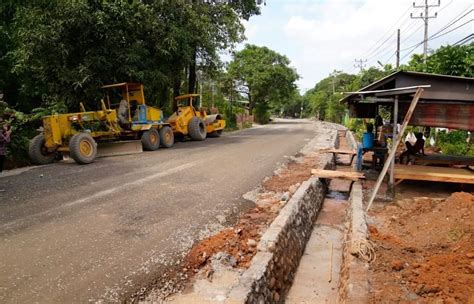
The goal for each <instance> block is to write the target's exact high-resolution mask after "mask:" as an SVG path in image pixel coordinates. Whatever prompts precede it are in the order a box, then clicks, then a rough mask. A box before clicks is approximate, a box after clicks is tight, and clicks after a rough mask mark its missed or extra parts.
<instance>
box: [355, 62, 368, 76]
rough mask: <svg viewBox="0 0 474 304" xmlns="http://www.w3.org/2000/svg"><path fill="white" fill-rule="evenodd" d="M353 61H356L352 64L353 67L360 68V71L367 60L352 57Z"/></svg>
mask: <svg viewBox="0 0 474 304" xmlns="http://www.w3.org/2000/svg"><path fill="white" fill-rule="evenodd" d="M354 61H355V62H356V63H355V64H354V67H355V68H359V69H360V73H362V70H363V69H364V67H365V63H366V62H367V60H363V59H359V60H357V59H354Z"/></svg>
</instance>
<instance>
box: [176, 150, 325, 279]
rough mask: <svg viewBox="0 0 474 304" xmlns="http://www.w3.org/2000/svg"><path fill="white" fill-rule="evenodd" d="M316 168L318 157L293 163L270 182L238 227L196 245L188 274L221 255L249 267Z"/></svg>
mask: <svg viewBox="0 0 474 304" xmlns="http://www.w3.org/2000/svg"><path fill="white" fill-rule="evenodd" d="M316 166H317V157H316V156H307V157H305V158H303V159H300V160H299V161H293V162H290V163H289V164H288V165H287V167H286V168H283V169H281V170H280V171H279V172H278V174H275V175H273V176H272V177H271V178H269V179H268V180H266V181H265V182H264V183H263V192H262V193H260V194H259V196H258V199H257V202H256V204H257V206H258V207H256V208H253V209H250V210H249V211H247V212H246V213H244V214H243V215H242V216H240V218H239V220H238V222H237V224H236V225H235V226H234V227H232V228H228V229H224V230H222V231H221V232H219V233H218V234H216V235H213V236H211V237H209V238H207V239H204V240H202V241H201V242H199V243H197V244H196V245H195V246H193V248H192V249H191V251H190V252H189V253H188V255H187V256H186V259H185V263H184V265H185V266H184V269H185V270H186V272H188V273H190V274H191V275H192V274H193V273H196V272H197V271H198V270H199V269H200V268H203V267H205V266H206V265H207V264H209V262H210V258H211V257H212V256H213V255H214V254H216V253H218V252H224V253H227V254H229V255H231V256H232V257H234V258H235V260H236V267H240V268H246V267H248V266H249V264H250V261H251V260H252V257H253V256H254V255H255V254H256V252H257V244H258V242H259V241H260V238H261V235H262V234H263V232H264V230H265V229H266V227H268V226H269V225H270V223H271V222H272V221H273V219H274V218H275V217H276V216H277V214H278V212H279V211H280V209H281V208H282V207H283V206H284V205H285V203H286V201H287V200H289V198H290V196H291V195H292V194H293V193H294V192H295V191H296V190H297V186H298V185H299V184H300V183H302V182H304V181H305V180H307V179H309V178H310V177H311V169H312V168H315V167H316ZM285 193H286V194H285Z"/></svg>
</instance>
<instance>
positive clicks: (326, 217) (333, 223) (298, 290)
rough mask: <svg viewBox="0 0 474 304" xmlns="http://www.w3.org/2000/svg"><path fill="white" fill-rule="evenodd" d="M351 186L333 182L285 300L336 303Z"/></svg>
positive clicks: (347, 183)
mask: <svg viewBox="0 0 474 304" xmlns="http://www.w3.org/2000/svg"><path fill="white" fill-rule="evenodd" d="M349 186H350V183H349V182H346V181H344V182H335V183H334V181H332V182H331V185H330V187H329V192H328V195H327V196H326V199H325V200H324V203H323V206H322V210H321V212H320V213H319V216H318V219H317V221H316V225H315V227H314V229H313V232H312V234H311V237H310V239H309V241H308V244H306V248H305V252H304V254H303V257H302V258H301V261H300V265H299V266H298V270H297V272H296V276H295V279H294V281H293V286H292V287H291V289H290V292H289V293H288V295H287V298H286V302H285V303H295V304H296V303H303V304H304V303H337V294H338V284H339V280H340V273H339V272H340V269H341V266H342V253H343V248H342V247H343V238H344V220H345V215H346V210H347V207H348V200H347V195H345V192H347V191H348V190H349ZM339 191H340V192H339ZM331 247H332V248H331ZM331 251H332V255H331Z"/></svg>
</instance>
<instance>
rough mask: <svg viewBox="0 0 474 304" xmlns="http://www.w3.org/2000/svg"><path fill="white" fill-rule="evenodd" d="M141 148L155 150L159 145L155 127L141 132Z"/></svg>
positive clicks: (158, 136)
mask: <svg viewBox="0 0 474 304" xmlns="http://www.w3.org/2000/svg"><path fill="white" fill-rule="evenodd" d="M142 145H143V150H146V151H155V150H158V148H159V147H160V134H158V130H156V129H155V128H151V129H150V130H148V131H145V132H143V135H142Z"/></svg>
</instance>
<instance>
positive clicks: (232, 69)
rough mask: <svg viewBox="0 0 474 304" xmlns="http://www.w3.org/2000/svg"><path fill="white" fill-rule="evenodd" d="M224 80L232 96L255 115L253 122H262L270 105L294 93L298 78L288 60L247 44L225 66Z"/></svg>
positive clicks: (273, 52) (265, 48)
mask: <svg viewBox="0 0 474 304" xmlns="http://www.w3.org/2000/svg"><path fill="white" fill-rule="evenodd" d="M228 77H229V78H230V79H232V81H233V83H234V88H233V89H234V90H235V92H236V94H239V95H242V96H244V97H245V98H246V100H248V102H249V110H250V112H252V111H253V109H254V108H255V109H256V111H257V113H256V114H257V119H259V120H261V121H263V122H264V121H265V120H267V119H268V117H265V116H266V115H267V113H268V111H267V110H268V109H269V108H271V106H272V105H276V104H278V103H281V102H284V101H285V100H286V99H288V98H290V97H292V96H293V95H294V93H295V91H296V84H295V82H296V80H298V78H299V76H298V74H297V73H296V71H295V70H294V69H293V68H291V67H290V60H289V59H288V58H287V57H286V56H284V55H281V54H279V53H277V52H275V51H273V50H270V49H269V48H267V47H259V46H256V45H250V44H247V45H246V46H245V48H244V49H243V50H241V51H239V52H235V53H234V55H233V59H232V61H231V62H230V64H229V66H228Z"/></svg>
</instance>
